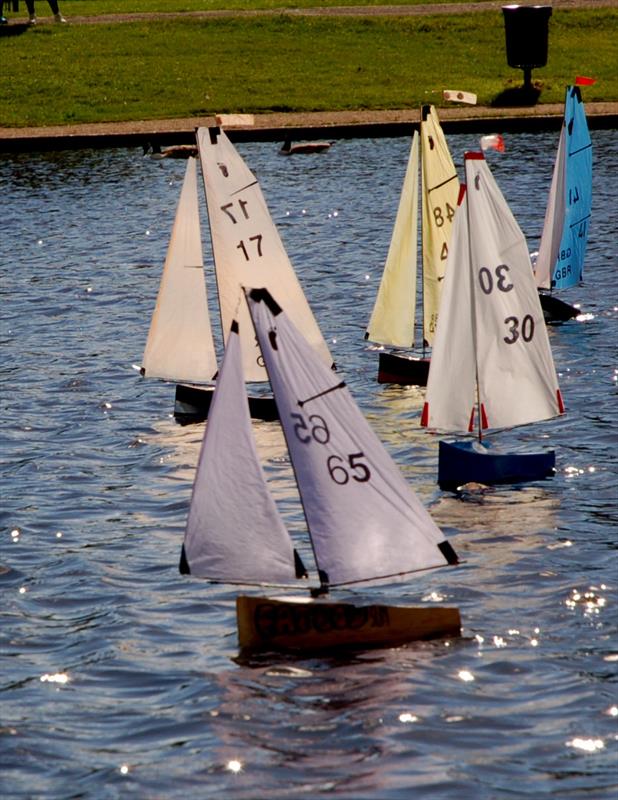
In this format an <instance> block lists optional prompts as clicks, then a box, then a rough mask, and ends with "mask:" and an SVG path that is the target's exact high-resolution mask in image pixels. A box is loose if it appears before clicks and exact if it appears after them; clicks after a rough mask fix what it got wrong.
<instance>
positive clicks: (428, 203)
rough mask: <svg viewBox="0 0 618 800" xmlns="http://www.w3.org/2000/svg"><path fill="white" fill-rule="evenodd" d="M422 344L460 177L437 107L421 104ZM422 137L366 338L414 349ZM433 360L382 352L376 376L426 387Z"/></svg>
mask: <svg viewBox="0 0 618 800" xmlns="http://www.w3.org/2000/svg"><path fill="white" fill-rule="evenodd" d="M420 131H421V133H420V153H421V159H420V161H421V197H422V236H421V243H422V248H421V249H422V264H423V269H422V290H423V321H422V338H423V348H424V347H425V346H426V345H429V346H431V345H432V343H433V339H434V335H435V331H436V325H437V320H438V307H439V303H440V291H441V284H442V280H443V279H444V269H445V266H446V260H447V256H448V242H449V239H450V235H451V226H452V221H453V217H454V215H455V209H456V207H457V196H458V193H459V180H458V177H457V171H456V170H455V166H454V164H453V160H452V158H451V154H450V152H449V149H448V145H447V143H446V139H445V137H444V133H443V131H442V127H441V126H440V121H439V119H438V114H437V112H436V110H435V108H434V107H433V106H429V105H426V106H423V107H422V109H421V126H420ZM418 184H419V142H418V135H417V133H416V131H415V132H414V135H413V138H412V147H411V149H410V156H409V159H408V166H407V169H406V174H405V178H404V182H403V188H402V191H401V196H400V200H399V208H398V211H397V217H396V221H395V226H394V228H393V235H392V238H391V243H390V247H389V250H388V255H387V258H386V264H385V267H384V273H383V275H382V281H381V283H380V288H379V290H378V294H377V297H376V302H375V305H374V308H373V312H372V315H371V319H370V322H369V326H368V329H367V333H366V334H365V338H366V339H370V340H371V341H373V342H378V343H380V344H382V345H388V346H390V347H395V348H405V349H410V348H413V347H414V341H415V316H416V275H417V234H418V222H417V219H418ZM428 372H429V359H428V358H427V357H425V354H424V352H423V355H422V356H421V357H418V356H411V355H408V354H405V353H401V352H388V351H384V350H383V351H381V352H380V355H379V366H378V381H379V382H380V383H400V384H407V385H417V386H425V385H426V383H427V374H428Z"/></svg>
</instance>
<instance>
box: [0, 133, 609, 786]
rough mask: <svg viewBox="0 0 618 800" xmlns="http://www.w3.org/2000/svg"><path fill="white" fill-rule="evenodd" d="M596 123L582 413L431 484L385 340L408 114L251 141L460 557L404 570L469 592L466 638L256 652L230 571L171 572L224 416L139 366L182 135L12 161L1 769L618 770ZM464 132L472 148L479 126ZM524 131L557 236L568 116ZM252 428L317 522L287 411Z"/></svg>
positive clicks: (298, 253)
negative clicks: (553, 465)
mask: <svg viewBox="0 0 618 800" xmlns="http://www.w3.org/2000/svg"><path fill="white" fill-rule="evenodd" d="M592 138H593V145H594V169H595V173H594V201H593V223H592V227H591V233H590V240H589V250H588V257H587V264H586V273H585V284H584V285H583V286H582V287H580V288H578V289H576V290H574V291H572V292H571V293H569V295H568V298H569V299H571V300H576V301H578V302H580V303H581V305H582V308H583V309H584V310H585V312H586V315H585V318H584V319H583V320H582V321H578V322H571V323H568V324H566V325H563V326H561V327H554V328H552V330H551V331H550V338H551V342H552V347H553V351H554V357H555V361H556V366H557V369H558V372H559V377H560V383H561V388H562V392H563V395H564V397H565V401H566V404H567V410H568V413H567V415H566V416H565V417H564V418H561V419H559V420H554V421H551V422H548V423H545V424H542V425H536V426H534V425H533V426H529V427H526V428H520V429H518V430H517V431H511V432H506V433H505V434H504V436H503V437H502V438H503V439H504V441H505V442H507V443H513V444H516V443H525V442H539V441H542V443H543V444H551V445H552V446H554V447H555V449H556V456H557V468H558V473H557V475H556V477H555V478H554V479H552V480H550V481H547V482H540V483H536V484H530V485H526V486H522V487H519V488H509V487H504V488H500V489H497V490H496V491H493V492H489V493H487V494H485V495H482V496H471V497H468V498H466V499H464V500H461V499H458V498H456V497H454V496H453V495H450V494H447V493H442V492H440V491H439V490H438V488H437V486H436V483H435V480H436V468H437V438H436V437H434V436H432V435H430V434H428V433H427V432H425V431H423V430H422V429H420V427H419V413H420V408H421V404H422V393H421V392H420V391H419V390H416V389H405V388H397V387H389V386H380V385H378V384H377V383H376V381H375V376H376V370H377V354H376V353H375V352H374V351H372V350H371V349H369V348H367V347H366V345H365V342H364V341H363V334H364V330H365V325H366V322H367V320H368V317H369V314H370V311H371V307H372V304H373V300H374V297H375V292H376V289H377V285H378V281H379V278H380V273H381V268H382V264H383V261H384V257H385V254H386V250H387V247H388V241H389V237H390V232H391V229H392V224H393V220H394V215H395V210H396V206H397V202H398V195H399V189H400V186H401V181H402V178H403V172H404V170H405V164H406V160H407V154H408V147H409V142H408V140H406V139H405V138H401V139H399V138H395V139H382V140H362V139H357V140H349V141H344V140H342V141H338V142H337V143H336V144H335V146H334V147H332V148H331V150H330V151H329V152H328V153H326V154H323V155H321V156H312V157H304V158H303V157H298V158H288V159H285V158H280V157H278V156H277V155H276V150H277V146H276V145H275V144H272V143H246V144H242V145H239V150H240V152H241V153H242V154H243V156H245V158H246V159H247V161H248V163H249V165H250V166H251V168H252V169H254V171H255V172H256V173H257V174H258V176H259V177H260V179H261V181H262V185H263V188H264V192H265V194H266V197H267V200H268V202H269V205H270V207H271V210H272V214H273V217H274V219H275V221H276V223H277V224H278V225H279V227H280V230H281V234H282V237H283V239H284V242H285V244H286V247H287V249H288V252H289V253H290V256H291V259H292V262H293V264H294V265H295V267H296V269H297V272H298V274H299V277H300V279H301V282H302V283H303V285H304V287H305V290H306V293H307V295H308V297H309V299H310V302H311V304H312V306H313V308H314V310H315V314H316V316H317V318H318V321H319V323H320V325H321V328H322V330H323V332H324V335H325V337H326V338H327V340H328V341H329V343H330V344H331V348H332V351H333V354H334V355H335V357H336V360H337V362H338V364H339V366H340V369H341V370H342V372H343V373H344V375H345V378H346V380H347V381H348V383H349V385H350V387H351V389H352V391H353V393H354V395H355V397H356V398H357V400H358V402H359V404H360V406H361V408H362V409H363V411H364V413H365V414H366V415H367V417H368V418H369V419H370V421H371V422H372V424H373V425H374V426H375V428H376V430H377V432H378V434H379V435H380V437H381V438H382V439H383V440H384V441H385V443H386V444H387V446H388V448H389V449H390V450H391V452H392V453H393V455H394V456H395V458H396V459H397V461H398V462H399V463H400V464H401V466H402V468H403V470H404V472H405V474H406V477H407V478H408V480H409V481H410V483H411V484H412V485H413V487H414V489H415V490H416V491H417V492H418V493H419V495H420V496H421V498H422V499H423V501H424V502H425V503H426V505H427V506H428V507H429V508H430V510H431V513H432V514H433V516H434V518H435V519H436V521H437V522H438V524H439V525H440V526H441V527H442V528H443V529H444V531H445V532H446V534H447V535H448V537H449V539H450V540H451V542H452V543H453V545H454V547H455V548H456V550H457V551H458V553H459V554H460V556H462V557H463V559H464V563H463V564H462V565H461V566H460V567H458V568H456V569H443V570H437V571H434V572H432V573H431V574H427V575H424V576H422V577H420V578H418V579H416V580H414V581H410V583H409V584H406V585H404V586H403V587H401V586H400V587H396V588H392V589H389V592H388V594H389V597H390V599H391V600H396V601H401V602H418V601H421V600H422V601H424V602H428V603H430V602H435V601H436V600H440V601H444V602H446V603H448V604H456V605H457V606H459V608H460V610H461V614H462V619H463V625H464V631H463V636H462V638H461V639H459V640H455V641H449V642H445V641H438V642H432V643H421V644H415V645H411V646H408V647H404V648H399V649H392V650H384V651H374V652H368V653H361V654H358V655H356V656H351V657H347V658H296V659H294V658H285V657H271V658H268V659H255V660H252V661H247V660H239V659H238V658H237V647H236V634H235V617H234V611H233V600H234V592H233V590H232V589H231V588H229V587H223V586H214V585H210V584H208V583H206V582H201V581H199V580H195V579H191V578H188V577H184V576H181V575H180V574H179V573H178V569H177V564H178V558H179V554H180V545H181V540H182V536H183V527H184V523H185V518H186V515H187V509H188V502H189V497H190V491H191V482H192V477H193V472H194V468H195V464H196V460H197V454H198V448H199V442H200V439H201V435H202V432H203V424H201V425H194V426H187V427H181V426H179V425H177V424H176V423H175V422H174V420H173V418H172V417H171V411H172V404H173V387H171V386H169V385H165V384H163V383H160V382H157V381H145V380H143V379H142V378H140V376H139V374H138V373H137V371H136V370H135V369H134V365H139V364H140V360H141V354H142V350H143V346H144V343H145V339H146V334H147V330H148V325H149V318H150V314H151V312H152V309H153V305H154V300H155V297H156V292H157V288H158V281H159V278H160V274H161V266H162V263H163V259H164V255H165V249H166V246H167V241H168V237H169V232H170V228H171V223H172V218H173V212H174V208H175V204H176V201H177V197H178V193H179V190H180V185H181V180H182V176H183V173H184V168H185V164H184V163H183V162H174V161H153V160H151V159H148V158H143V157H142V154H141V151H138V150H119V149H118V150H103V151H80V152H63V153H55V154H53V153H50V154H29V155H23V156H6V157H4V158H3V160H2V161H0V198H1V201H0V208H1V211H2V240H1V241H2V244H1V245H0V273H1V279H2V286H1V290H2V298H3V303H2V361H1V364H0V368H1V370H2V406H3V414H2V420H3V424H2V428H1V433H0V436H1V443H2V451H1V454H0V457H1V469H2V489H3V493H2V506H1V511H0V514H1V528H0V543H1V551H0V587H1V592H2V595H1V597H2V600H1V606H0V626H1V627H0V642H1V656H0V658H1V663H2V671H1V676H0V680H1V684H0V685H1V688H2V693H1V700H2V705H1V717H0V794H1V795H2V797H6V798H77V797H88V798H101V799H102V800H107V799H108V798H126V797H136V798H161V797H165V798H176V797H179V798H180V797H187V796H190V797H199V798H221V797H226V798H231V799H233V800H244V799H247V798H251V799H254V798H303V797H307V798H321V797H338V798H349V799H350V800H369V799H371V800H395V799H396V800H408V798H412V797H415V798H416V797H418V798H431V799H432V800H433V799H434V798H436V799H439V800H447V799H448V800H462V799H463V800H467V799H468V798H473V799H474V800H490V799H491V800H494V799H495V798H534V799H535V800H538V799H539V798H544V797H548V798H549V797H551V798H560V800H563V799H564V798H575V797H582V798H583V797H586V798H591V800H605V798H607V799H608V800H609V798H615V797H616V791H617V783H618V779H617V773H616V763H617V751H618V741H617V734H618V697H617V696H616V666H617V664H618V641H617V638H616V632H617V624H616V623H617V617H616V601H617V595H618V592H617V588H616V587H617V583H618V574H617V573H618V569H617V566H616V560H615V548H616V539H617V524H616V523H617V519H616V516H617V515H616V488H617V481H616V476H617V470H616V445H617V441H616V431H617V424H618V413H617V405H616V372H615V367H616V363H615V358H616V342H617V337H616V319H617V316H618V310H617V306H618V298H617V296H616V268H617V266H618V265H617V245H616V224H615V213H614V209H615V180H616V175H617V174H618V137H617V136H616V132H615V131H594V132H593V134H592ZM449 142H450V145H451V149H452V152H453V154H454V157H455V160H456V162H457V164H458V165H459V167H460V168H461V164H462V160H463V151H464V149H469V148H472V147H475V146H476V139H475V137H472V136H466V135H456V136H450V137H449ZM506 143H507V151H506V153H505V154H503V155H498V154H492V155H490V156H489V157H488V159H489V161H490V164H491V167H492V169H493V171H494V174H495V175H496V178H497V180H498V182H499V184H500V186H501V188H502V189H503V191H504V193H505V195H506V197H507V199H508V200H509V202H510V203H511V206H512V208H513V211H514V213H515V215H516V216H517V218H518V220H519V222H520V224H521V225H522V227H523V229H524V231H525V233H526V235H527V236H528V237H529V241H530V246H531V249H535V248H536V246H537V244H538V236H539V234H540V230H541V227H542V221H543V214H544V208H545V199H546V194H547V190H548V187H549V182H550V178H551V169H552V165H553V157H554V150H555V147H556V143H557V133H552V134H535V135H526V134H519V135H511V136H507V137H506ZM203 234H204V240H205V246H206V256H207V262H208V264H210V256H209V253H208V241H207V224H206V219H205V217H204V231H203ZM209 280H210V278H209ZM209 288H210V299H211V301H212V302H213V308H214V302H215V301H214V288H213V287H212V282H211V283H210V285H209ZM254 428H255V433H256V437H257V439H258V444H259V447H260V449H261V451H262V453H263V454H264V456H265V458H266V468H267V473H268V477H269V479H270V481H271V482H272V485H273V490H274V493H275V495H276V497H277V500H278V502H279V503H280V505H281V508H282V510H283V512H284V514H285V516H286V520H287V522H288V524H289V526H290V528H291V529H292V530H293V531H294V532H295V535H296V533H299V532H300V531H302V517H301V515H300V511H299V509H298V506H297V504H296V498H295V495H294V491H293V484H292V479H291V471H290V466H289V463H288V462H287V460H286V458H285V457H284V448H283V441H282V437H281V435H280V433H279V432H278V429H277V427H276V426H275V425H274V424H271V423H256V424H255V426H254Z"/></svg>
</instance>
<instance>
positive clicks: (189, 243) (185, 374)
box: [142, 158, 217, 382]
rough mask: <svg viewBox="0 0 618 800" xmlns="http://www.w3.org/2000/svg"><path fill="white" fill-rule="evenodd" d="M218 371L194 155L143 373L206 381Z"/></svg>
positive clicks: (153, 322)
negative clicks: (210, 314)
mask: <svg viewBox="0 0 618 800" xmlns="http://www.w3.org/2000/svg"><path fill="white" fill-rule="evenodd" d="M216 370H217V359H216V354H215V346H214V342H213V338H212V332H211V327H210V318H209V313H208V303H207V298H206V282H205V278H204V263H203V260H202V240H201V231H200V220H199V202H198V195H197V170H196V160H195V159H194V158H189V159H188V160H187V167H186V171H185V177H184V181H183V185H182V190H181V193H180V198H179V200H178V206H177V209H176V215H175V218H174V225H173V228H172V234H171V237H170V242H169V245H168V249H167V255H166V259H165V264H164V267H163V275H162V277H161V283H160V287H159V293H158V295H157V301H156V306H155V310H154V313H153V316H152V321H151V324H150V329H149V332H148V338H147V340H146V347H145V350H144V357H143V366H142V374H143V375H145V376H146V377H154V378H163V379H165V380H172V381H176V380H180V381H194V382H203V381H210V380H212V378H213V376H214V374H215V372H216Z"/></svg>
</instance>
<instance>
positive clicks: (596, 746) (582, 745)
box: [567, 737, 605, 753]
mask: <svg viewBox="0 0 618 800" xmlns="http://www.w3.org/2000/svg"><path fill="white" fill-rule="evenodd" d="M567 747H575V748H576V749H577V750H585V751H586V752H587V753H596V752H597V750H603V748H604V747H605V742H604V741H603V739H580V738H577V737H576V738H575V739H571V740H569V741H568V742H567Z"/></svg>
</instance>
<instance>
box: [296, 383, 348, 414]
mask: <svg viewBox="0 0 618 800" xmlns="http://www.w3.org/2000/svg"><path fill="white" fill-rule="evenodd" d="M344 387H345V381H341V383H338V384H337V385H336V386H331V387H330V389H325V390H324V391H323V392H318V394H314V395H313V396H312V397H308V398H307V399H306V400H298V405H299V406H300V407H301V408H302V407H303V406H304V405H306V404H307V403H309V402H311V400H317V398H318V397H324V395H325V394H329V393H330V392H334V391H335V390H336V389H343V388H344Z"/></svg>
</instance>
